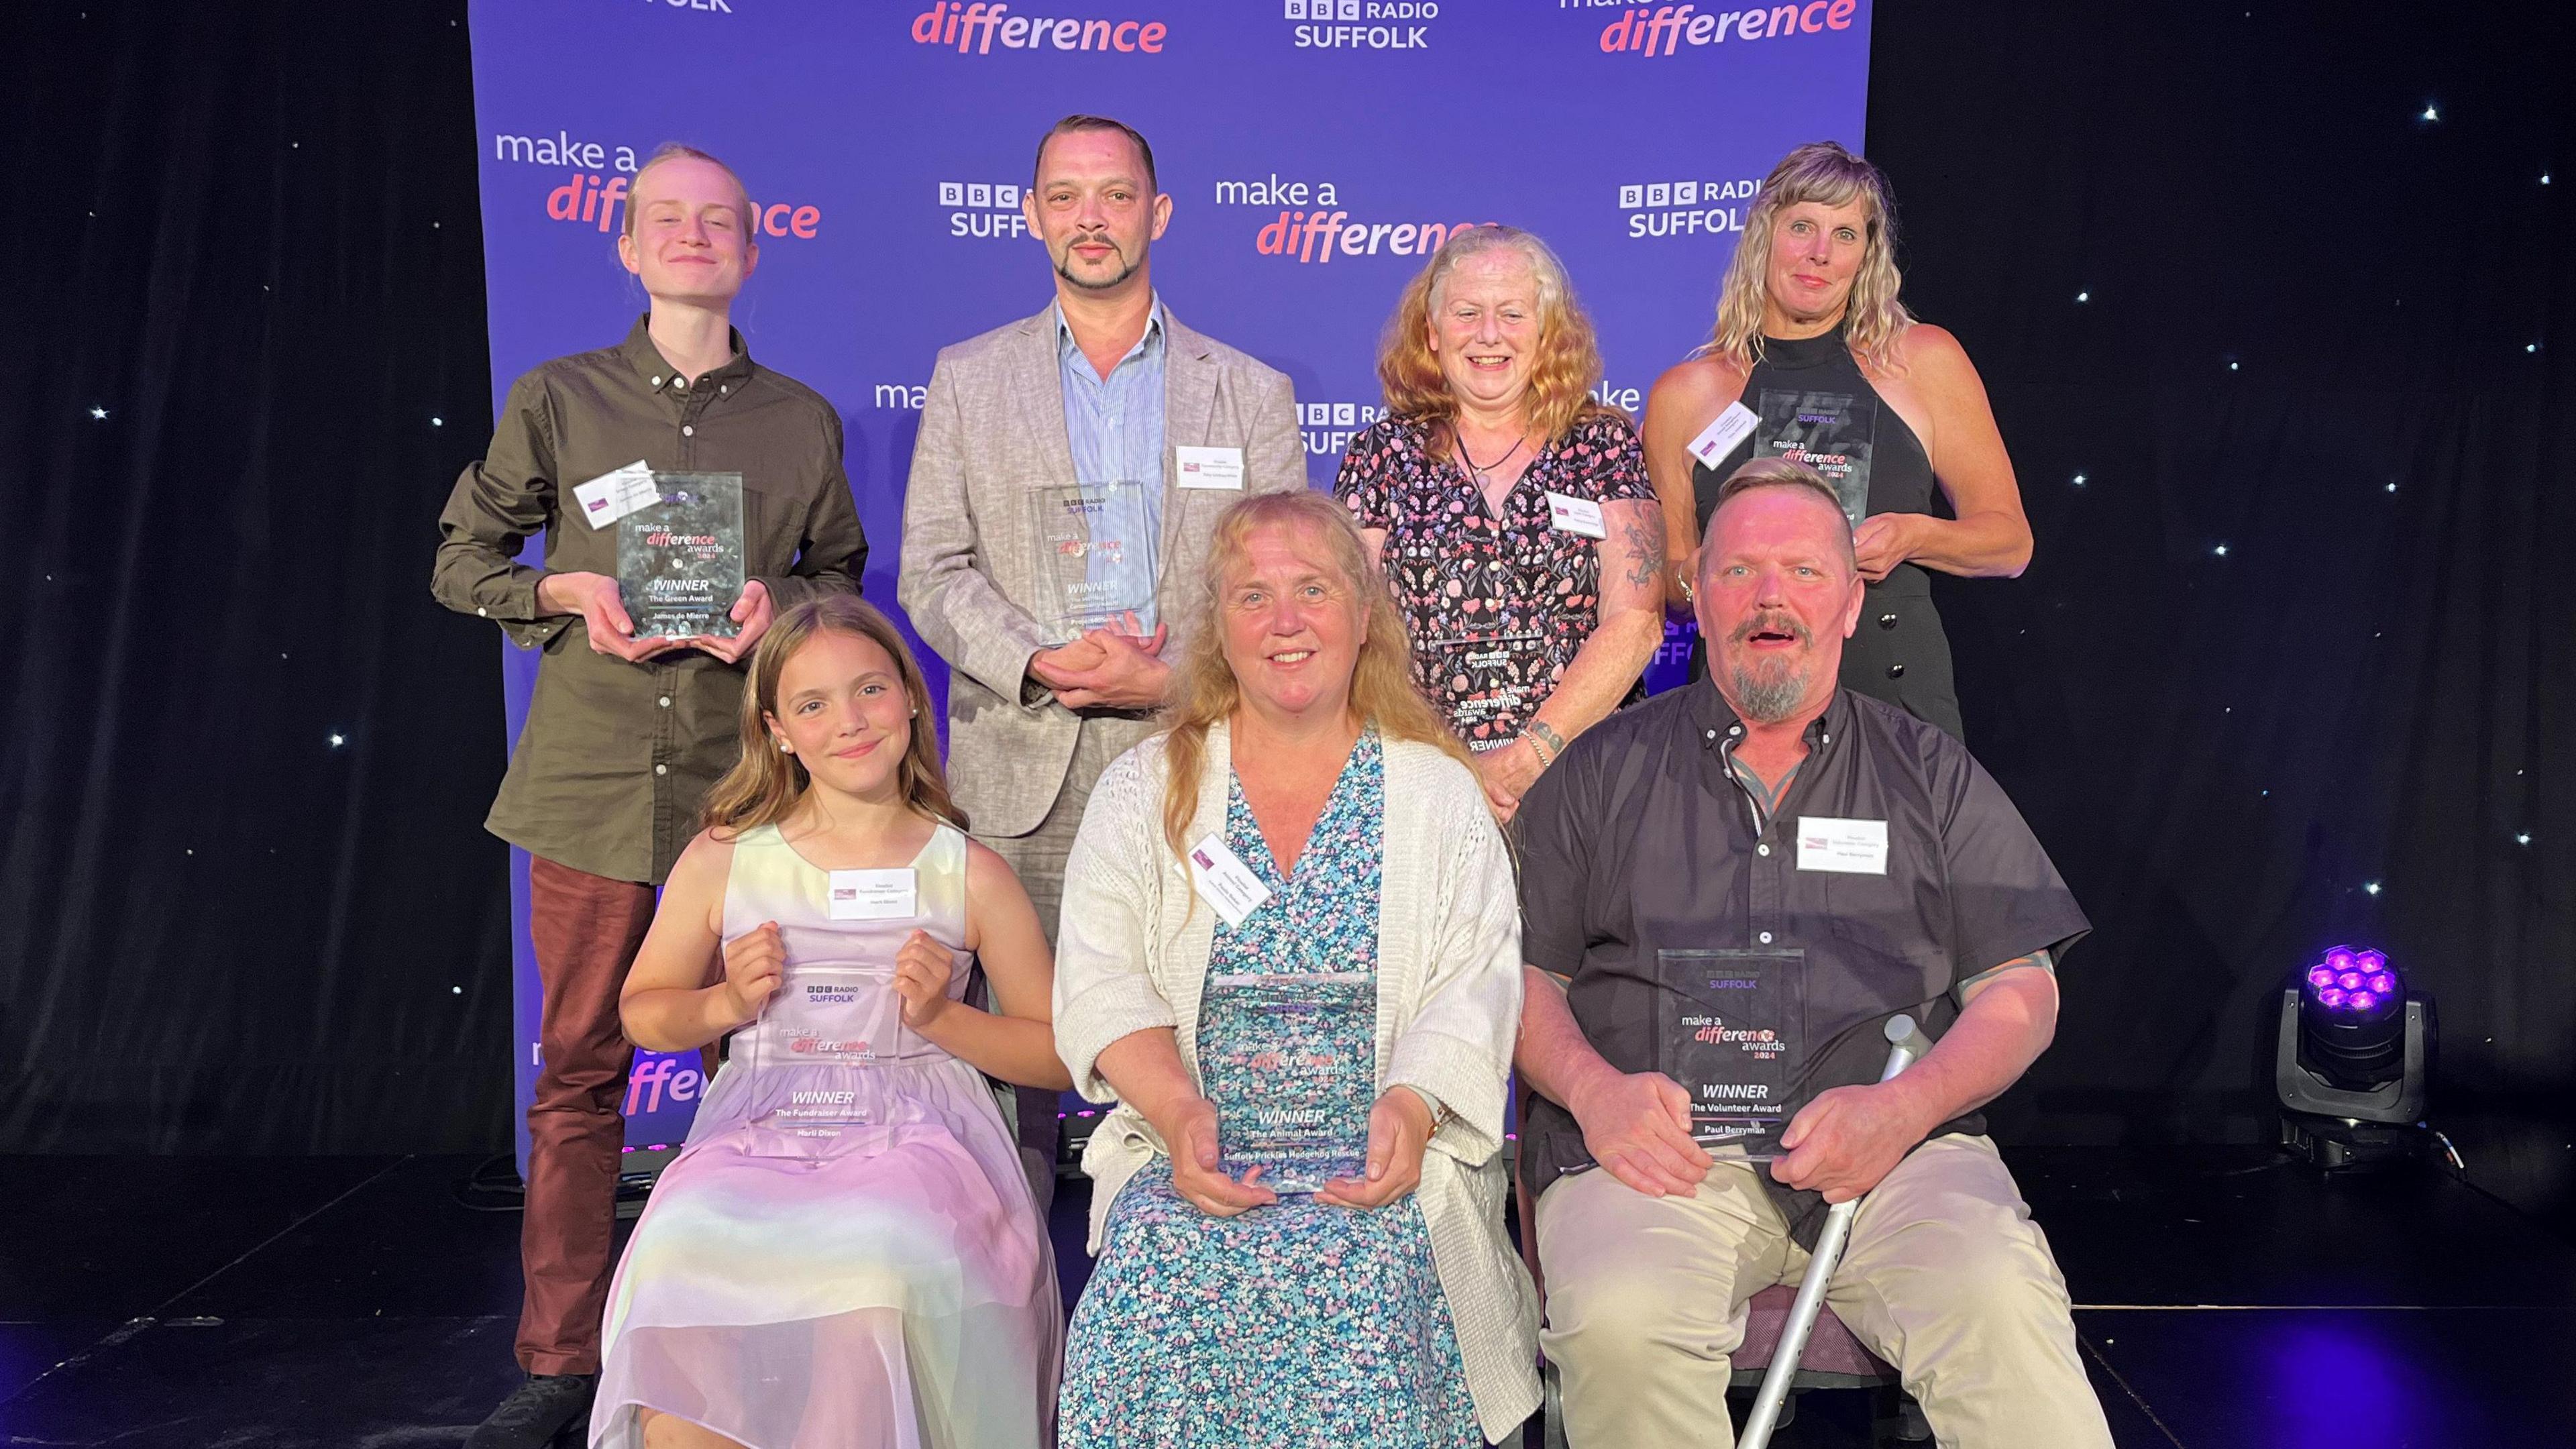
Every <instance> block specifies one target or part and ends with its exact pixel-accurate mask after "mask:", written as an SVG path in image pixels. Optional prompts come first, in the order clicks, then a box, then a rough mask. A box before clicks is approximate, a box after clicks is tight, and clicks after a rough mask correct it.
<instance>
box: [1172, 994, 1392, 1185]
mask: <svg viewBox="0 0 2576 1449" xmlns="http://www.w3.org/2000/svg"><path fill="white" fill-rule="evenodd" d="M1208 991H1209V993H1210V996H1211V997H1212V998H1215V997H1222V999H1223V1004H1224V1005H1225V1006H1227V1007H1229V1008H1231V1009H1229V1010H1224V1011H1219V1012H1215V1013H1212V1014H1210V1017H1209V1021H1210V1024H1211V1025H1212V1026H1213V1027H1214V1028H1215V1029H1214V1030H1204V1029H1203V1030H1202V1031H1201V1033H1200V1037H1199V1077H1200V1080H1201V1081H1202V1082H1203V1083H1204V1084H1205V1089H1206V1091H1207V1094H1208V1100H1209V1101H1210V1102H1212V1103H1214V1104H1215V1105H1216V1121H1217V1150H1218V1152H1219V1154H1220V1155H1221V1158H1222V1161H1223V1164H1224V1167H1225V1171H1226V1174H1227V1175H1228V1176H1231V1177H1235V1178H1241V1177H1242V1176H1243V1175H1244V1173H1245V1172H1247V1171H1249V1170H1250V1169H1252V1168H1254V1167H1259V1168H1260V1169H1262V1173H1261V1176H1260V1178H1259V1179H1258V1181H1259V1182H1260V1183H1261V1184H1262V1185H1263V1186H1266V1187H1268V1188H1269V1189H1270V1190H1271V1191H1273V1192H1275V1193H1278V1194H1279V1195H1280V1196H1281V1197H1288V1196H1292V1195H1295V1194H1299V1193H1311V1192H1314V1191H1315V1190H1316V1189H1318V1188H1321V1187H1322V1186H1323V1185H1324V1184H1326V1183H1328V1182H1331V1181H1332V1180H1333V1179H1334V1178H1337V1177H1358V1176H1360V1175H1361V1174H1362V1173H1363V1172H1365V1171H1366V1170H1367V1166H1368V1119H1369V1109H1370V1108H1371V1107H1373V1106H1375V1105H1376V1101H1377V1063H1376V1052H1375V1051H1374V1049H1373V1043H1374V1042H1375V1041H1376V1030H1375V1028H1376V1021H1377V978H1376V977H1375V976H1372V975H1369V974H1367V973H1365V972H1357V973H1349V974H1333V975H1285V974H1283V975H1275V976H1273V975H1216V976H1211V977H1209V978H1208ZM1354 1039H1356V1040H1357V1041H1359V1042H1361V1043H1363V1044H1364V1045H1363V1049H1362V1050H1361V1051H1359V1052H1357V1053H1354V1052H1352V1051H1351V1050H1349V1048H1348V1047H1347V1046H1346V1045H1344V1044H1345V1043H1348V1042H1350V1041H1352V1040H1354Z"/></svg>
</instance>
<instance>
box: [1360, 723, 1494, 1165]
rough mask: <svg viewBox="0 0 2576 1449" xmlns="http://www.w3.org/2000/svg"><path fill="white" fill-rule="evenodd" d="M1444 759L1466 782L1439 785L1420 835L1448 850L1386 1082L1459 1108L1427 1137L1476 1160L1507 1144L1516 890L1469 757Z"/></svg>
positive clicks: (1428, 908)
mask: <svg viewBox="0 0 2576 1449" xmlns="http://www.w3.org/2000/svg"><path fill="white" fill-rule="evenodd" d="M1438 763H1439V765H1440V766H1442V767H1445V769H1444V770H1443V771H1442V773H1443V774H1444V775H1445V774H1446V773H1447V772H1448V771H1452V770H1454V771H1455V772H1456V773H1457V774H1458V775H1459V776H1460V777H1462V779H1463V784H1464V788H1463V789H1444V790H1442V791H1441V792H1440V793H1441V795H1442V796H1443V797H1444V804H1445V805H1446V806H1447V808H1446V809H1445V810H1443V811H1441V812H1439V815H1438V820H1439V824H1438V826H1437V827H1436V829H1435V831H1434V833H1432V834H1430V836H1429V837H1428V838H1427V839H1425V840H1422V841H1420V842H1419V844H1420V847H1421V848H1424V849H1430V850H1437V851H1440V852H1441V855H1442V859H1441V861H1440V863H1439V866H1438V868H1437V869H1435V870H1434V872H1433V873H1432V876H1433V880H1434V882H1435V885H1434V889H1433V891H1432V894H1431V898H1430V899H1429V900H1427V901H1425V902H1423V903H1422V905H1423V907H1424V910H1425V914H1426V916H1427V917H1428V919H1426V920H1425V921H1424V922H1423V940H1424V960H1423V972H1424V975H1423V984H1422V1005H1421V1008H1420V1009H1419V1010H1418V1011H1416V1012H1415V1013H1414V1016H1413V1019H1412V1020H1411V1021H1409V1022H1407V1023H1405V1025H1404V1028H1403V1030H1401V1031H1399V1032H1398V1033H1397V1034H1396V1037H1395V1045H1394V1050H1393V1052H1392V1054H1391V1058H1390V1061H1389V1065H1388V1071H1387V1085H1389V1086H1398V1085H1402V1086H1410V1087H1418V1088H1420V1089H1422V1090H1423V1091H1425V1092H1427V1093H1429V1094H1430V1095H1431V1096H1432V1097H1433V1099H1435V1100H1437V1101H1439V1102H1441V1103H1442V1104H1444V1105H1446V1106H1447V1107H1448V1108H1449V1110H1450V1111H1451V1112H1452V1113H1454V1114H1456V1115H1455V1116H1454V1117H1453V1118H1452V1119H1451V1120H1450V1122H1449V1123H1448V1124H1447V1125H1446V1126H1444V1127H1442V1128H1441V1129H1440V1131H1439V1132H1438V1133H1437V1134H1435V1135H1434V1136H1433V1138H1432V1142H1431V1145H1432V1147H1433V1148H1434V1149H1436V1150H1439V1151H1443V1152H1446V1153H1448V1154H1449V1155H1450V1156H1452V1157H1455V1158H1457V1159H1458V1160H1460V1161H1461V1162H1463V1163H1465V1164H1467V1165H1468V1166H1471V1167H1472V1166H1475V1165H1476V1164H1479V1163H1482V1162H1483V1161H1485V1160H1486V1159H1487V1158H1489V1157H1491V1156H1493V1154H1494V1153H1495V1151H1496V1150H1497V1149H1499V1148H1500V1147H1501V1146H1502V1139H1503V1099H1504V1095H1505V1090H1506V1088H1505V1083H1506V1081H1507V1079H1508V1078H1509V1077H1510V1075H1511V1061H1512V1042H1513V1039H1514V1037H1515V1036H1516V1035H1517V1034H1518V1032H1519V1031H1520V1020H1521V923H1520V897H1519V892H1518V890H1517V889H1516V887H1515V885H1514V883H1513V878H1512V863H1511V853H1510V851H1509V850H1508V849H1507V848H1506V847H1505V846H1504V844H1503V837H1502V833H1501V832H1500V831H1499V830H1497V829H1496V828H1495V826H1494V819H1493V816H1492V815H1491V814H1490V813H1488V812H1487V811H1486V809H1485V805H1484V798H1483V792H1482V791H1481V790H1480V789H1477V788H1476V787H1475V782H1474V780H1473V778H1472V777H1469V776H1468V774H1467V771H1466V768H1465V767H1464V766H1461V765H1459V764H1457V763H1456V762H1455V761H1453V760H1449V759H1447V758H1446V757H1443V758H1441V759H1440V760H1439V762H1438ZM1439 783H1440V784H1441V785H1444V786H1446V785H1449V784H1451V783H1452V782H1451V781H1449V780H1447V779H1442V780H1440V781H1439Z"/></svg>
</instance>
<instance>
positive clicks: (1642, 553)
mask: <svg viewBox="0 0 2576 1449" xmlns="http://www.w3.org/2000/svg"><path fill="white" fill-rule="evenodd" d="M1622 531H1623V532H1624V533H1625V534H1626V535H1627V543H1628V549H1627V553H1628V570H1627V572H1628V584H1629V586H1630V587H1631V588H1639V589H1642V588H1644V587H1645V586H1646V585H1648V584H1650V583H1653V582H1654V581H1655V576H1656V575H1658V574H1660V573H1662V572H1663V571H1664V515H1663V514H1662V512H1661V511H1659V510H1649V511H1648V512H1646V513H1644V514H1642V515H1641V516H1639V517H1637V518H1633V519H1630V520H1629V521H1628V524H1627V526H1626V528H1625V529H1623V530H1622Z"/></svg>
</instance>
